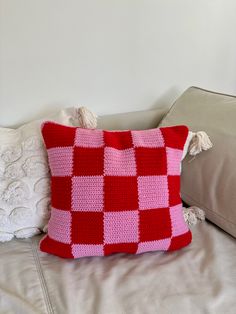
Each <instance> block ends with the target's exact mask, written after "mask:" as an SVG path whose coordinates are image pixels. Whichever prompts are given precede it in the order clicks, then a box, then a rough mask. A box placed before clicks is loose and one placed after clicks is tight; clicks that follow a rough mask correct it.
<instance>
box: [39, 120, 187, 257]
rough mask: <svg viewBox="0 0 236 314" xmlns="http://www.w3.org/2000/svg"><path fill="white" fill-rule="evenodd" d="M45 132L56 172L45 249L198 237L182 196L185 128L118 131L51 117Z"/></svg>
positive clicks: (154, 246)
mask: <svg viewBox="0 0 236 314" xmlns="http://www.w3.org/2000/svg"><path fill="white" fill-rule="evenodd" d="M42 134H43V137H44V140H45V145H46V148H47V149H48V150H49V166H50V169H51V173H52V179H51V192H52V200H51V203H52V209H51V210H52V214H51V218H50V221H49V225H48V234H47V235H46V236H45V237H44V238H43V239H42V241H41V243H40V249H41V250H42V251H43V252H48V253H52V254H55V255H58V256H62V257H66V258H80V257H83V256H101V255H109V254H113V253H120V252H123V253H136V254H139V253H143V252H147V251H152V250H164V251H168V250H175V249H179V248H181V247H183V246H186V245H188V244H189V243H190V242H191V232H190V231H189V229H188V227H187V225H186V224H185V222H184V218H183V213H182V209H181V208H182V205H181V200H180V176H179V169H180V163H181V157H182V154H181V151H183V147H184V143H185V141H186V138H187V135H188V132H187V128H186V127H185V126H177V127H171V128H160V129H153V130H147V131H145V130H144V131H132V132H131V131H120V132H112V131H103V130H86V129H81V128H73V127H65V126H61V125H58V124H55V123H51V122H47V123H45V124H44V126H43V128H42ZM75 134H76V136H75ZM52 148H53V149H52ZM173 148H174V149H173ZM167 157H168V160H167ZM167 168H168V171H167ZM170 174H172V175H170Z"/></svg>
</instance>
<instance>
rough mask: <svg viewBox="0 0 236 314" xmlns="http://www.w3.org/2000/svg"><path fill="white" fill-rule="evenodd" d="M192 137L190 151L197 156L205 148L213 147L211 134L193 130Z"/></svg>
mask: <svg viewBox="0 0 236 314" xmlns="http://www.w3.org/2000/svg"><path fill="white" fill-rule="evenodd" d="M191 134H192V139H191V141H190V144H189V147H188V153H189V155H191V156H196V155H198V154H199V153H201V152H202V151H204V150H208V149H210V148H212V146H213V144H212V142H211V140H210V138H209V136H208V135H207V134H206V132H204V131H199V132H196V133H194V132H191Z"/></svg>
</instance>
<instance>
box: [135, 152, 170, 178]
mask: <svg viewBox="0 0 236 314" xmlns="http://www.w3.org/2000/svg"><path fill="white" fill-rule="evenodd" d="M135 153H136V163H137V175H138V176H150V175H165V174H167V159H166V149H165V148H162V147H158V148H149V147H148V148H145V147H136V148H135Z"/></svg>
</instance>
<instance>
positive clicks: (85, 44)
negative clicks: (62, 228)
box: [0, 0, 236, 126]
mask: <svg viewBox="0 0 236 314" xmlns="http://www.w3.org/2000/svg"><path fill="white" fill-rule="evenodd" d="M235 16H236V1H235V0H20V1H19V0H0V109H1V111H0V125H4V126H10V125H14V124H18V123H20V122H23V121H26V120H29V119H30V118H33V117H37V116H42V115H43V114H45V113H46V112H49V111H52V110H53V109H54V108H58V107H63V106H68V105H74V104H78V103H79V104H84V105H87V106H89V107H90V108H91V109H93V110H94V111H96V112H97V113H100V114H102V113H113V112H121V111H132V110H139V109H147V108H152V107H155V106H166V105H167V104H170V103H171V102H172V101H173V100H174V99H175V98H176V97H177V96H178V95H179V94H180V93H181V92H182V91H183V90H184V89H185V88H187V87H188V86H190V85H198V86H201V87H205V88H208V89H214V90H218V91H224V92H227V93H236V39H235V38H236V37H235V31H236V18H235Z"/></svg>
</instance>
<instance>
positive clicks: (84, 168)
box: [73, 147, 104, 176]
mask: <svg viewBox="0 0 236 314" xmlns="http://www.w3.org/2000/svg"><path fill="white" fill-rule="evenodd" d="M103 169H104V148H88V147H74V169H73V174H74V176H98V175H103V171H104V170H103Z"/></svg>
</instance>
